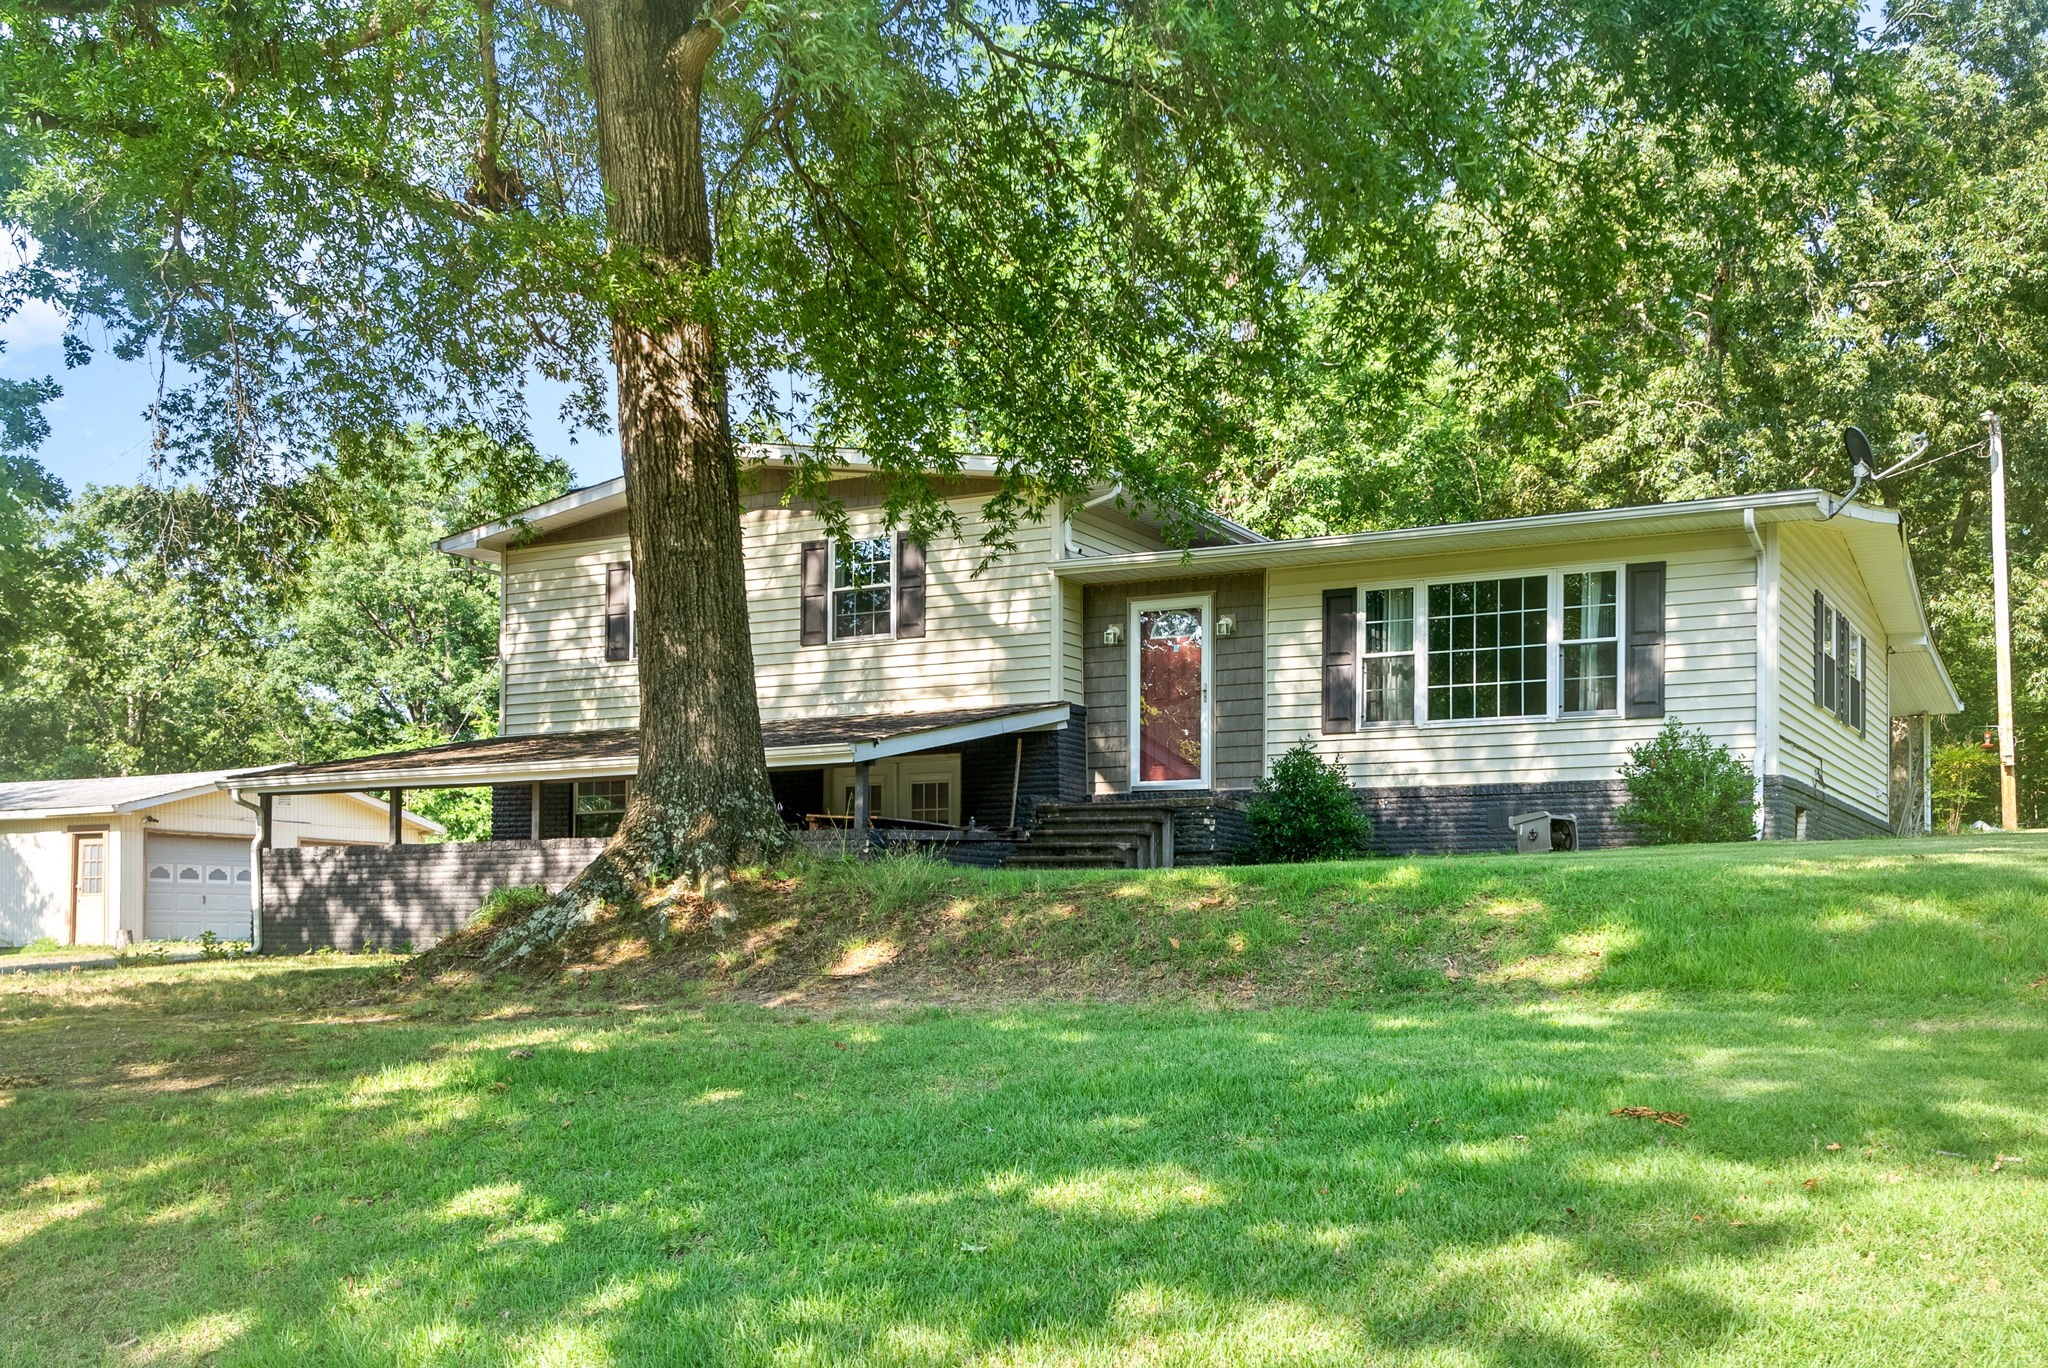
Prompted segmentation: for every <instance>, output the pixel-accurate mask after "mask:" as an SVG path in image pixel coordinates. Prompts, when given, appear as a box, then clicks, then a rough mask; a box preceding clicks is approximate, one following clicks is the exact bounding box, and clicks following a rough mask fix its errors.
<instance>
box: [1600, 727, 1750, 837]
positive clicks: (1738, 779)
mask: <svg viewBox="0 0 2048 1368" xmlns="http://www.w3.org/2000/svg"><path fill="white" fill-rule="evenodd" d="M1621 777H1622V779H1623V781H1624V782H1626V783H1627V784H1628V801H1627V802H1626V803H1624V804H1622V806H1621V808H1620V809H1619V810H1618V811H1617V812H1616V813H1615V816H1617V817H1619V818H1620V819H1621V820H1622V821H1624V822H1626V823H1628V824H1629V825H1630V826H1633V827H1634V828H1635V829H1636V830H1637V831H1638V832H1640V833H1641V834H1642V837H1643V839H1644V840H1646V841H1648V842H1650V844H1652V845H1672V844H1677V843H1682V842H1691V841H1747V840H1749V839H1750V838H1751V837H1752V836H1754V835H1755V834H1756V776H1755V775H1754V774H1752V773H1750V769H1749V766H1748V765H1746V764H1744V763H1743V762H1742V761H1741V760H1739V759H1737V758H1736V756H1735V753H1734V752H1733V751H1731V750H1729V749H1728V748H1727V747H1726V746H1724V745H1722V744H1721V743H1720V742H1718V741H1715V740H1714V739H1713V738H1712V737H1710V736H1708V735H1707V734H1706V733H1705V732H1702V731H1694V730H1692V729H1690V728H1688V727H1682V726H1680V725H1679V724H1678V719H1677V718H1673V719H1671V720H1670V721H1669V722H1666V723H1665V724H1664V730H1662V731H1660V732H1658V733H1657V734H1656V735H1655V736H1653V737H1651V738H1650V739H1649V740H1648V741H1645V742H1643V743H1642V744H1641V745H1640V746H1636V747H1634V748H1632V749H1631V750H1630V751H1629V753H1628V763H1627V764H1625V765H1623V766H1622V767H1621Z"/></svg>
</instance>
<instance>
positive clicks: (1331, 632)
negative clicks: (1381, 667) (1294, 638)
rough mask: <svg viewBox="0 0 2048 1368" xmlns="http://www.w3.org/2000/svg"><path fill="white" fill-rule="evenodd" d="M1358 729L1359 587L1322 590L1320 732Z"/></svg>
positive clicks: (1329, 732) (1327, 732)
mask: <svg viewBox="0 0 2048 1368" xmlns="http://www.w3.org/2000/svg"><path fill="white" fill-rule="evenodd" d="M1357 730H1358V591H1357V590H1356V589H1325V590H1324V591H1323V732H1324V734H1325V735H1329V734H1331V733H1336V732H1354V731H1357Z"/></svg>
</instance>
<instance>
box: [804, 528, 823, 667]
mask: <svg viewBox="0 0 2048 1368" xmlns="http://www.w3.org/2000/svg"><path fill="white" fill-rule="evenodd" d="M827 563H828V562H827V558H826V555H825V543H824V542H821V541H807V542H805V543H804V581H803V632H804V636H803V641H804V645H806V646H823V645H824V644H825V570H826V565H827Z"/></svg>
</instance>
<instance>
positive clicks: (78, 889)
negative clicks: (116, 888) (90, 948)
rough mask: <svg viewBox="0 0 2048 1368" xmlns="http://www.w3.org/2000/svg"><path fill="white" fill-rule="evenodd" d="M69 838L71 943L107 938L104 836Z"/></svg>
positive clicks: (105, 846) (94, 941)
mask: <svg viewBox="0 0 2048 1368" xmlns="http://www.w3.org/2000/svg"><path fill="white" fill-rule="evenodd" d="M71 839H72V842H73V844H72V847H71V944H73V945H77V944H80V942H81V938H89V940H87V941H86V943H88V944H98V943H99V942H100V941H101V940H103V939H107V937H106V934H105V927H106V924H107V838H106V837H105V836H103V835H99V834H94V835H91V836H74V837H72V838H71Z"/></svg>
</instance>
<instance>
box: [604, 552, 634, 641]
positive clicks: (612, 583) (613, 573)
mask: <svg viewBox="0 0 2048 1368" xmlns="http://www.w3.org/2000/svg"><path fill="white" fill-rule="evenodd" d="M604 658H605V659H606V660H631V659H632V658H633V567H632V566H630V565H627V564H624V563H620V564H616V565H607V566H606V567H605V568H604Z"/></svg>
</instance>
